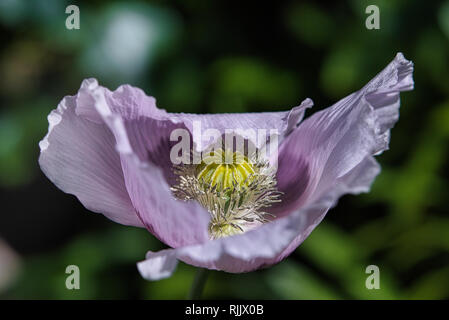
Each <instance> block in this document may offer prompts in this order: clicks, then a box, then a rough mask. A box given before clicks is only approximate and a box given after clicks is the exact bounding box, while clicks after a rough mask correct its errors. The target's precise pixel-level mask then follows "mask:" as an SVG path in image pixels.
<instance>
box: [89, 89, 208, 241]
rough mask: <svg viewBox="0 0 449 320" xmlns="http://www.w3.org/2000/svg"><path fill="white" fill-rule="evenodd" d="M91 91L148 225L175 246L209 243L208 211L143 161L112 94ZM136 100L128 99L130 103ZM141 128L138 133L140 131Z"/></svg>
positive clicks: (135, 202) (127, 184)
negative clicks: (175, 194) (177, 194)
mask: <svg viewBox="0 0 449 320" xmlns="http://www.w3.org/2000/svg"><path fill="white" fill-rule="evenodd" d="M91 90H92V91H91V95H92V98H93V101H94V102H95V103H94V105H95V108H96V110H97V112H98V113H99V114H100V116H101V117H102V119H103V121H104V122H105V123H106V124H107V126H108V127H109V129H110V130H111V132H112V133H113V135H114V137H115V141H116V148H117V150H118V152H119V154H120V158H121V164H122V170H123V173H124V177H125V184H126V188H127V190H128V193H129V196H130V198H131V201H132V203H133V205H134V207H135V208H136V210H137V212H138V215H139V217H140V218H141V220H142V221H143V223H144V224H145V226H146V227H147V228H148V229H149V230H150V232H152V233H153V234H154V235H155V236H156V237H158V238H159V239H160V240H161V241H163V242H164V243H166V244H167V245H169V246H171V247H179V246H183V245H190V244H196V243H202V242H206V241H208V239H209V237H208V234H207V226H208V223H209V219H210V216H209V214H208V212H207V211H206V210H205V209H204V208H202V207H201V206H200V205H199V204H198V203H196V202H188V203H186V202H183V201H179V200H176V199H175V198H174V197H173V195H172V193H171V191H170V188H169V185H168V184H167V181H166V180H165V178H164V176H163V171H162V170H161V169H160V168H159V167H157V166H156V165H155V164H153V163H152V162H150V161H144V160H142V159H141V157H139V154H138V151H136V150H135V149H134V148H133V145H132V144H131V142H130V138H131V137H134V136H132V135H129V134H128V133H129V132H133V131H132V130H129V129H130V128H129V127H127V126H126V124H127V122H126V119H123V117H124V114H123V112H122V111H123V110H117V109H116V110H114V107H111V101H107V97H108V91H107V90H105V89H104V88H102V87H100V86H97V87H92V88H91ZM130 94H133V92H132V91H131V92H130ZM132 98H133V96H130V97H128V100H127V101H130V100H132ZM128 111H129V110H128ZM140 124H142V125H145V124H146V123H145V122H144V123H140V122H136V123H134V124H133V126H138V125H140ZM138 129H139V128H135V131H140V130H138ZM141 129H142V130H143V129H145V127H142V128H141ZM144 132H145V131H144ZM152 138H153V137H151V136H150V137H148V139H150V140H151V139H152Z"/></svg>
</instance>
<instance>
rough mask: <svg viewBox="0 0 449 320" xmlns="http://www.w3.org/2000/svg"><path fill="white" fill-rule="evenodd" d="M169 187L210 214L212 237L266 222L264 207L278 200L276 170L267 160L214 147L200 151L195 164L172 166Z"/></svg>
mask: <svg viewBox="0 0 449 320" xmlns="http://www.w3.org/2000/svg"><path fill="white" fill-rule="evenodd" d="M175 174H176V175H177V176H178V183H177V184H176V185H175V186H173V187H172V188H171V189H172V191H173V193H174V195H175V196H176V197H177V198H178V199H181V200H185V201H188V200H196V201H198V202H199V203H200V204H201V205H202V206H203V207H204V208H206V209H207V211H208V212H209V213H210V215H211V220H210V223H209V230H208V231H209V235H210V237H211V239H217V238H221V237H225V236H232V235H235V234H239V233H243V232H245V231H247V230H250V229H252V228H254V227H256V226H258V225H261V224H262V223H265V222H268V221H269V220H268V219H267V217H268V216H269V215H270V214H269V213H267V212H265V211H264V209H265V208H267V207H269V206H270V205H271V204H272V203H274V202H279V201H280V200H279V196H280V194H281V193H280V192H279V191H277V188H276V179H275V172H273V170H271V168H270V167H269V164H268V163H267V162H260V161H256V160H255V159H250V158H248V157H246V156H244V155H242V154H241V153H240V152H232V151H231V150H223V149H217V150H214V151H212V152H208V153H205V154H203V155H202V162H201V163H200V164H198V165H181V166H177V167H176V168H175Z"/></svg>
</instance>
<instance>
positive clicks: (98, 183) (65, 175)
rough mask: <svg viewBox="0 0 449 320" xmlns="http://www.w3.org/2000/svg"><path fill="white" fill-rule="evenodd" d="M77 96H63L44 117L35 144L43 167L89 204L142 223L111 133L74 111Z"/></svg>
mask: <svg viewBox="0 0 449 320" xmlns="http://www.w3.org/2000/svg"><path fill="white" fill-rule="evenodd" d="M76 99H77V97H76V96H67V97H65V98H64V99H63V100H62V101H61V103H60V104H59V105H58V108H57V109H56V110H53V111H52V112H51V113H50V115H49V116H48V122H49V130H48V134H47V135H46V136H45V137H44V139H43V140H42V141H41V142H40V143H39V146H40V150H41V153H40V157H39V164H40V167H41V168H42V171H43V172H44V173H45V175H46V176H47V177H48V178H49V179H50V180H51V181H52V182H53V183H54V184H55V185H56V186H57V187H58V188H60V189H61V190H62V191H64V192H67V193H70V194H73V195H75V196H76V197H77V198H78V199H79V200H80V202H81V203H82V204H83V205H84V206H85V207H86V208H87V209H89V210H91V211H94V212H99V213H102V214H104V215H105V216H106V217H108V218H109V219H111V220H113V221H115V222H118V223H122V224H125V225H132V226H139V227H143V224H142V222H141V221H140V220H139V218H138V216H137V214H136V211H135V210H134V208H133V205H132V203H131V200H130V198H129V196H128V193H127V191H126V187H125V181H124V177H123V173H122V169H121V165H120V158H119V155H118V153H117V152H116V150H115V149H114V146H115V140H114V136H113V135H112V134H111V132H110V131H109V129H108V128H107V127H106V126H104V125H102V124H98V123H95V122H92V121H90V120H87V119H85V118H83V117H81V116H78V115H77V114H76Z"/></svg>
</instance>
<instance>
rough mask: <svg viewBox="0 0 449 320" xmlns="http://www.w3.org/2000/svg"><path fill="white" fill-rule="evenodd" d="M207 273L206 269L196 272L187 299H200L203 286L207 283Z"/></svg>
mask: <svg viewBox="0 0 449 320" xmlns="http://www.w3.org/2000/svg"><path fill="white" fill-rule="evenodd" d="M208 275H209V272H208V270H207V269H203V268H200V269H198V270H197V272H196V274H195V279H193V283H192V287H191V288H190V292H189V295H188V296H187V299H190V300H198V299H200V298H201V294H202V293H203V289H204V286H205V284H206V281H207V276H208Z"/></svg>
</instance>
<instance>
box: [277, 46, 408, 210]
mask: <svg viewBox="0 0 449 320" xmlns="http://www.w3.org/2000/svg"><path fill="white" fill-rule="evenodd" d="M412 73H413V64H412V62H410V61H407V60H406V59H405V58H404V57H403V55H402V54H401V53H398V54H397V56H396V58H395V59H394V60H393V61H392V62H391V63H390V64H389V65H388V66H387V67H386V68H385V69H384V70H383V71H382V72H381V73H379V74H378V75H377V76H376V77H375V78H374V79H373V80H371V81H370V82H369V83H368V84H367V85H366V86H365V87H363V88H362V89H361V90H360V91H358V92H355V93H353V94H351V95H349V96H348V97H346V98H344V99H342V100H340V101H339V102H337V103H336V104H334V105H333V106H331V107H329V108H327V109H325V110H323V111H320V112H317V113H315V114H313V115H312V116H311V117H310V118H308V119H306V120H304V121H303V122H302V123H301V124H300V125H299V127H298V128H297V129H296V130H294V131H293V132H292V133H291V134H290V135H289V136H288V137H287V138H286V139H285V140H284V143H283V145H281V147H280V151H279V166H278V172H277V178H278V186H279V189H280V190H281V191H283V192H284V193H285V195H284V199H285V201H283V202H281V203H280V204H279V205H277V206H276V207H274V208H273V210H272V212H273V213H274V214H276V215H277V216H278V217H282V216H284V215H286V214H289V213H290V212H291V211H292V210H295V209H296V208H299V207H301V206H303V205H306V204H307V203H309V202H310V201H312V200H313V199H316V198H317V197H319V196H320V194H321V193H322V192H323V191H324V190H326V189H327V188H329V187H330V186H332V185H333V183H334V182H335V180H336V179H338V178H339V177H342V176H344V175H345V174H346V173H347V172H349V171H350V170H352V168H354V167H355V166H357V165H358V164H359V163H360V162H361V161H362V160H363V159H365V158H366V157H367V156H368V155H375V154H379V153H381V152H382V151H384V150H386V149H387V148H388V143H389V140H390V132H389V129H390V128H392V127H393V125H394V124H395V122H396V121H397V120H398V117H399V93H400V92H401V91H406V90H411V89H413V78H412Z"/></svg>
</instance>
